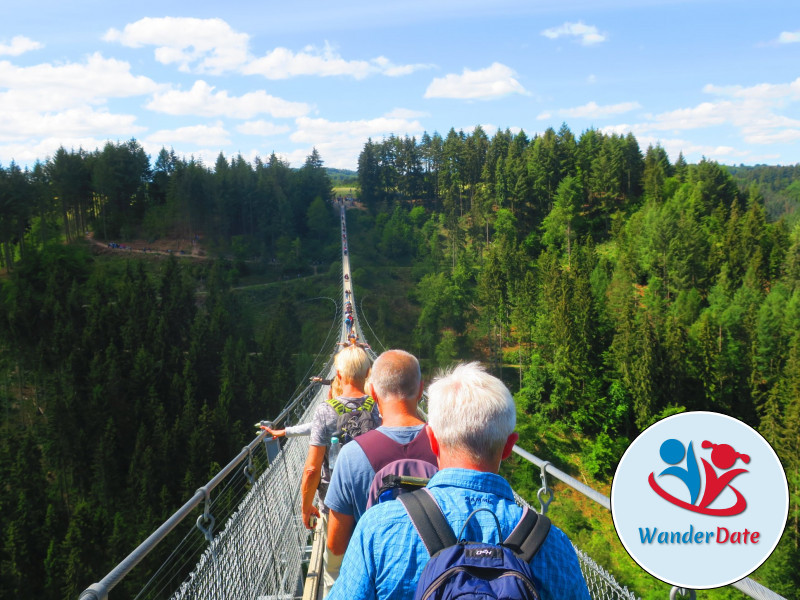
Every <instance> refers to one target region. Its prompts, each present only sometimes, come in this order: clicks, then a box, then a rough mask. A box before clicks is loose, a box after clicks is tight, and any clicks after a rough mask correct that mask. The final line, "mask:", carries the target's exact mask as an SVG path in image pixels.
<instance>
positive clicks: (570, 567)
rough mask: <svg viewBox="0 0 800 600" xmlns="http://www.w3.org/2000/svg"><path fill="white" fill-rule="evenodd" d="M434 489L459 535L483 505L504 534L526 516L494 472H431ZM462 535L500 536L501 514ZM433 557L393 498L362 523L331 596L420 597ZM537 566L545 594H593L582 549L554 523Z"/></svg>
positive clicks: (548, 599)
mask: <svg viewBox="0 0 800 600" xmlns="http://www.w3.org/2000/svg"><path fill="white" fill-rule="evenodd" d="M428 489H429V490H430V491H431V493H432V494H433V496H434V498H436V501H437V502H438V504H439V506H440V507H441V509H442V512H443V513H444V515H445V517H446V518H447V520H448V522H449V523H450V526H451V527H452V529H453V531H454V533H455V534H456V535H458V534H459V532H460V531H461V528H462V527H463V526H464V522H465V521H466V519H467V517H468V516H469V514H470V513H471V512H472V511H473V510H475V509H476V508H488V509H490V510H491V511H492V512H493V513H494V514H495V515H497V518H498V520H499V521H500V527H501V536H502V539H505V538H506V537H507V536H508V535H509V534H510V533H511V531H512V529H514V527H515V526H516V524H517V523H518V522H519V519H520V518H521V517H522V508H521V507H520V506H518V505H517V504H516V502H515V501H514V494H513V492H512V490H511V486H510V485H509V484H508V482H507V481H506V480H505V479H503V478H502V477H500V476H499V475H496V474H494V473H484V472H480V471H473V470H470V469H444V470H442V471H439V472H438V473H437V474H436V475H434V476H433V478H431V481H430V483H429V484H428ZM463 537H464V538H465V539H467V540H471V541H477V542H486V543H495V544H496V543H498V542H500V541H501V539H500V537H499V536H498V535H497V526H496V525H495V523H494V519H493V518H492V515H490V514H488V513H487V512H486V511H482V512H479V513H477V514H476V515H475V516H474V517H473V518H472V519H471V520H470V522H469V526H468V527H467V530H466V531H465V532H464V535H463ZM428 559H429V556H428V552H427V550H425V546H424V545H423V543H422V539H420V537H419V535H418V534H417V532H416V531H415V530H414V526H413V525H412V523H411V519H410V518H409V517H408V514H407V513H406V510H405V508H404V507H403V505H402V504H401V503H400V502H394V501H391V502H384V503H382V504H378V505H377V506H374V507H372V508H370V509H369V510H367V512H366V513H364V516H363V517H362V518H361V519H360V520H359V521H358V523H357V524H356V528H355V531H354V532H353V537H352V538H351V540H350V545H349V546H348V547H347V552H346V553H345V556H344V562H343V563H342V567H341V570H340V574H339V578H338V579H337V580H336V584H335V585H334V586H333V589H332V590H331V593H330V595H328V600H351V599H352V598H359V599H371V598H374V599H376V600H377V599H381V600H388V599H392V600H405V599H410V598H413V597H414V592H415V590H416V586H417V581H418V580H419V577H420V574H421V573H422V569H423V568H424V566H425V565H426V564H427V562H428ZM531 568H532V570H533V575H534V583H535V584H536V588H537V590H538V591H539V594H540V596H541V598H542V600H556V599H565V600H570V599H574V600H589V599H590V596H589V590H588V589H587V587H586V582H585V581H584V579H583V574H582V573H581V569H580V565H579V563H578V557H577V555H576V554H575V549H574V548H573V547H572V544H571V543H570V541H569V538H567V536H566V535H565V534H564V532H562V531H561V530H560V529H558V528H557V527H556V526H555V525H553V526H552V527H551V528H550V534H549V535H548V536H547V539H546V540H545V542H544V544H542V547H541V548H540V550H539V552H538V554H537V555H536V556H535V557H534V559H533V561H531Z"/></svg>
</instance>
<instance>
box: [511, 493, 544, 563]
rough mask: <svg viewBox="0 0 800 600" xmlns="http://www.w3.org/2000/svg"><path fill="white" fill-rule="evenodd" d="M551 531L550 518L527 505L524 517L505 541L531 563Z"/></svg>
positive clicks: (523, 513)
mask: <svg viewBox="0 0 800 600" xmlns="http://www.w3.org/2000/svg"><path fill="white" fill-rule="evenodd" d="M548 533H550V519H548V518H547V517H545V516H544V515H540V514H537V513H536V512H534V511H532V510H531V509H529V508H528V507H527V506H526V507H525V508H524V510H523V512H522V518H521V519H520V520H519V523H517V526H516V527H514V531H512V532H511V533H510V534H509V535H508V537H507V538H506V539H505V541H504V542H503V545H504V546H508V547H509V548H510V549H511V550H513V551H514V553H515V554H517V555H518V556H519V557H520V558H521V559H522V560H524V561H525V562H526V563H529V562H531V561H532V560H533V557H534V556H536V553H537V552H538V551H539V548H541V547H542V544H543V543H544V540H545V538H547V534H548Z"/></svg>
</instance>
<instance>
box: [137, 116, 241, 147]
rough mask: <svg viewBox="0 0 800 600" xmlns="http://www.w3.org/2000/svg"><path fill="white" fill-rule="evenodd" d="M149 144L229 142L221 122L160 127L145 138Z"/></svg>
mask: <svg viewBox="0 0 800 600" xmlns="http://www.w3.org/2000/svg"><path fill="white" fill-rule="evenodd" d="M145 139H146V140H147V142H149V143H151V144H163V145H167V144H170V145H171V144H195V145H197V146H227V145H229V144H230V143H231V140H230V136H229V135H228V132H227V131H226V130H225V127H223V125H222V122H217V123H215V124H214V125H190V126H188V127H178V128H177V129H161V130H159V131H156V132H154V133H151V134H150V135H148V136H147V138H145Z"/></svg>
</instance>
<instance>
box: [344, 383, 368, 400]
mask: <svg viewBox="0 0 800 600" xmlns="http://www.w3.org/2000/svg"><path fill="white" fill-rule="evenodd" d="M362 387H363V386H362ZM366 395H367V394H366V393H365V392H364V390H363V389H361V388H360V387H358V386H356V385H354V384H352V383H345V384H342V393H341V394H339V397H340V398H361V397H362V396H366Z"/></svg>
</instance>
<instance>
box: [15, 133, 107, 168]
mask: <svg viewBox="0 0 800 600" xmlns="http://www.w3.org/2000/svg"><path fill="white" fill-rule="evenodd" d="M105 143H106V140H102V139H99V138H95V137H78V138H68V137H60V136H58V137H47V138H44V139H41V140H33V139H31V140H25V141H20V142H13V143H8V144H0V162H2V163H9V162H11V161H12V160H14V161H16V162H17V163H19V164H33V163H35V162H36V161H37V160H40V161H43V160H45V159H46V158H47V157H49V156H53V155H54V154H55V153H56V150H58V148H59V147H61V146H64V148H67V149H74V150H77V149H78V148H83V149H84V150H89V151H92V150H95V149H96V148H102V147H103V146H104V145H105Z"/></svg>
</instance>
